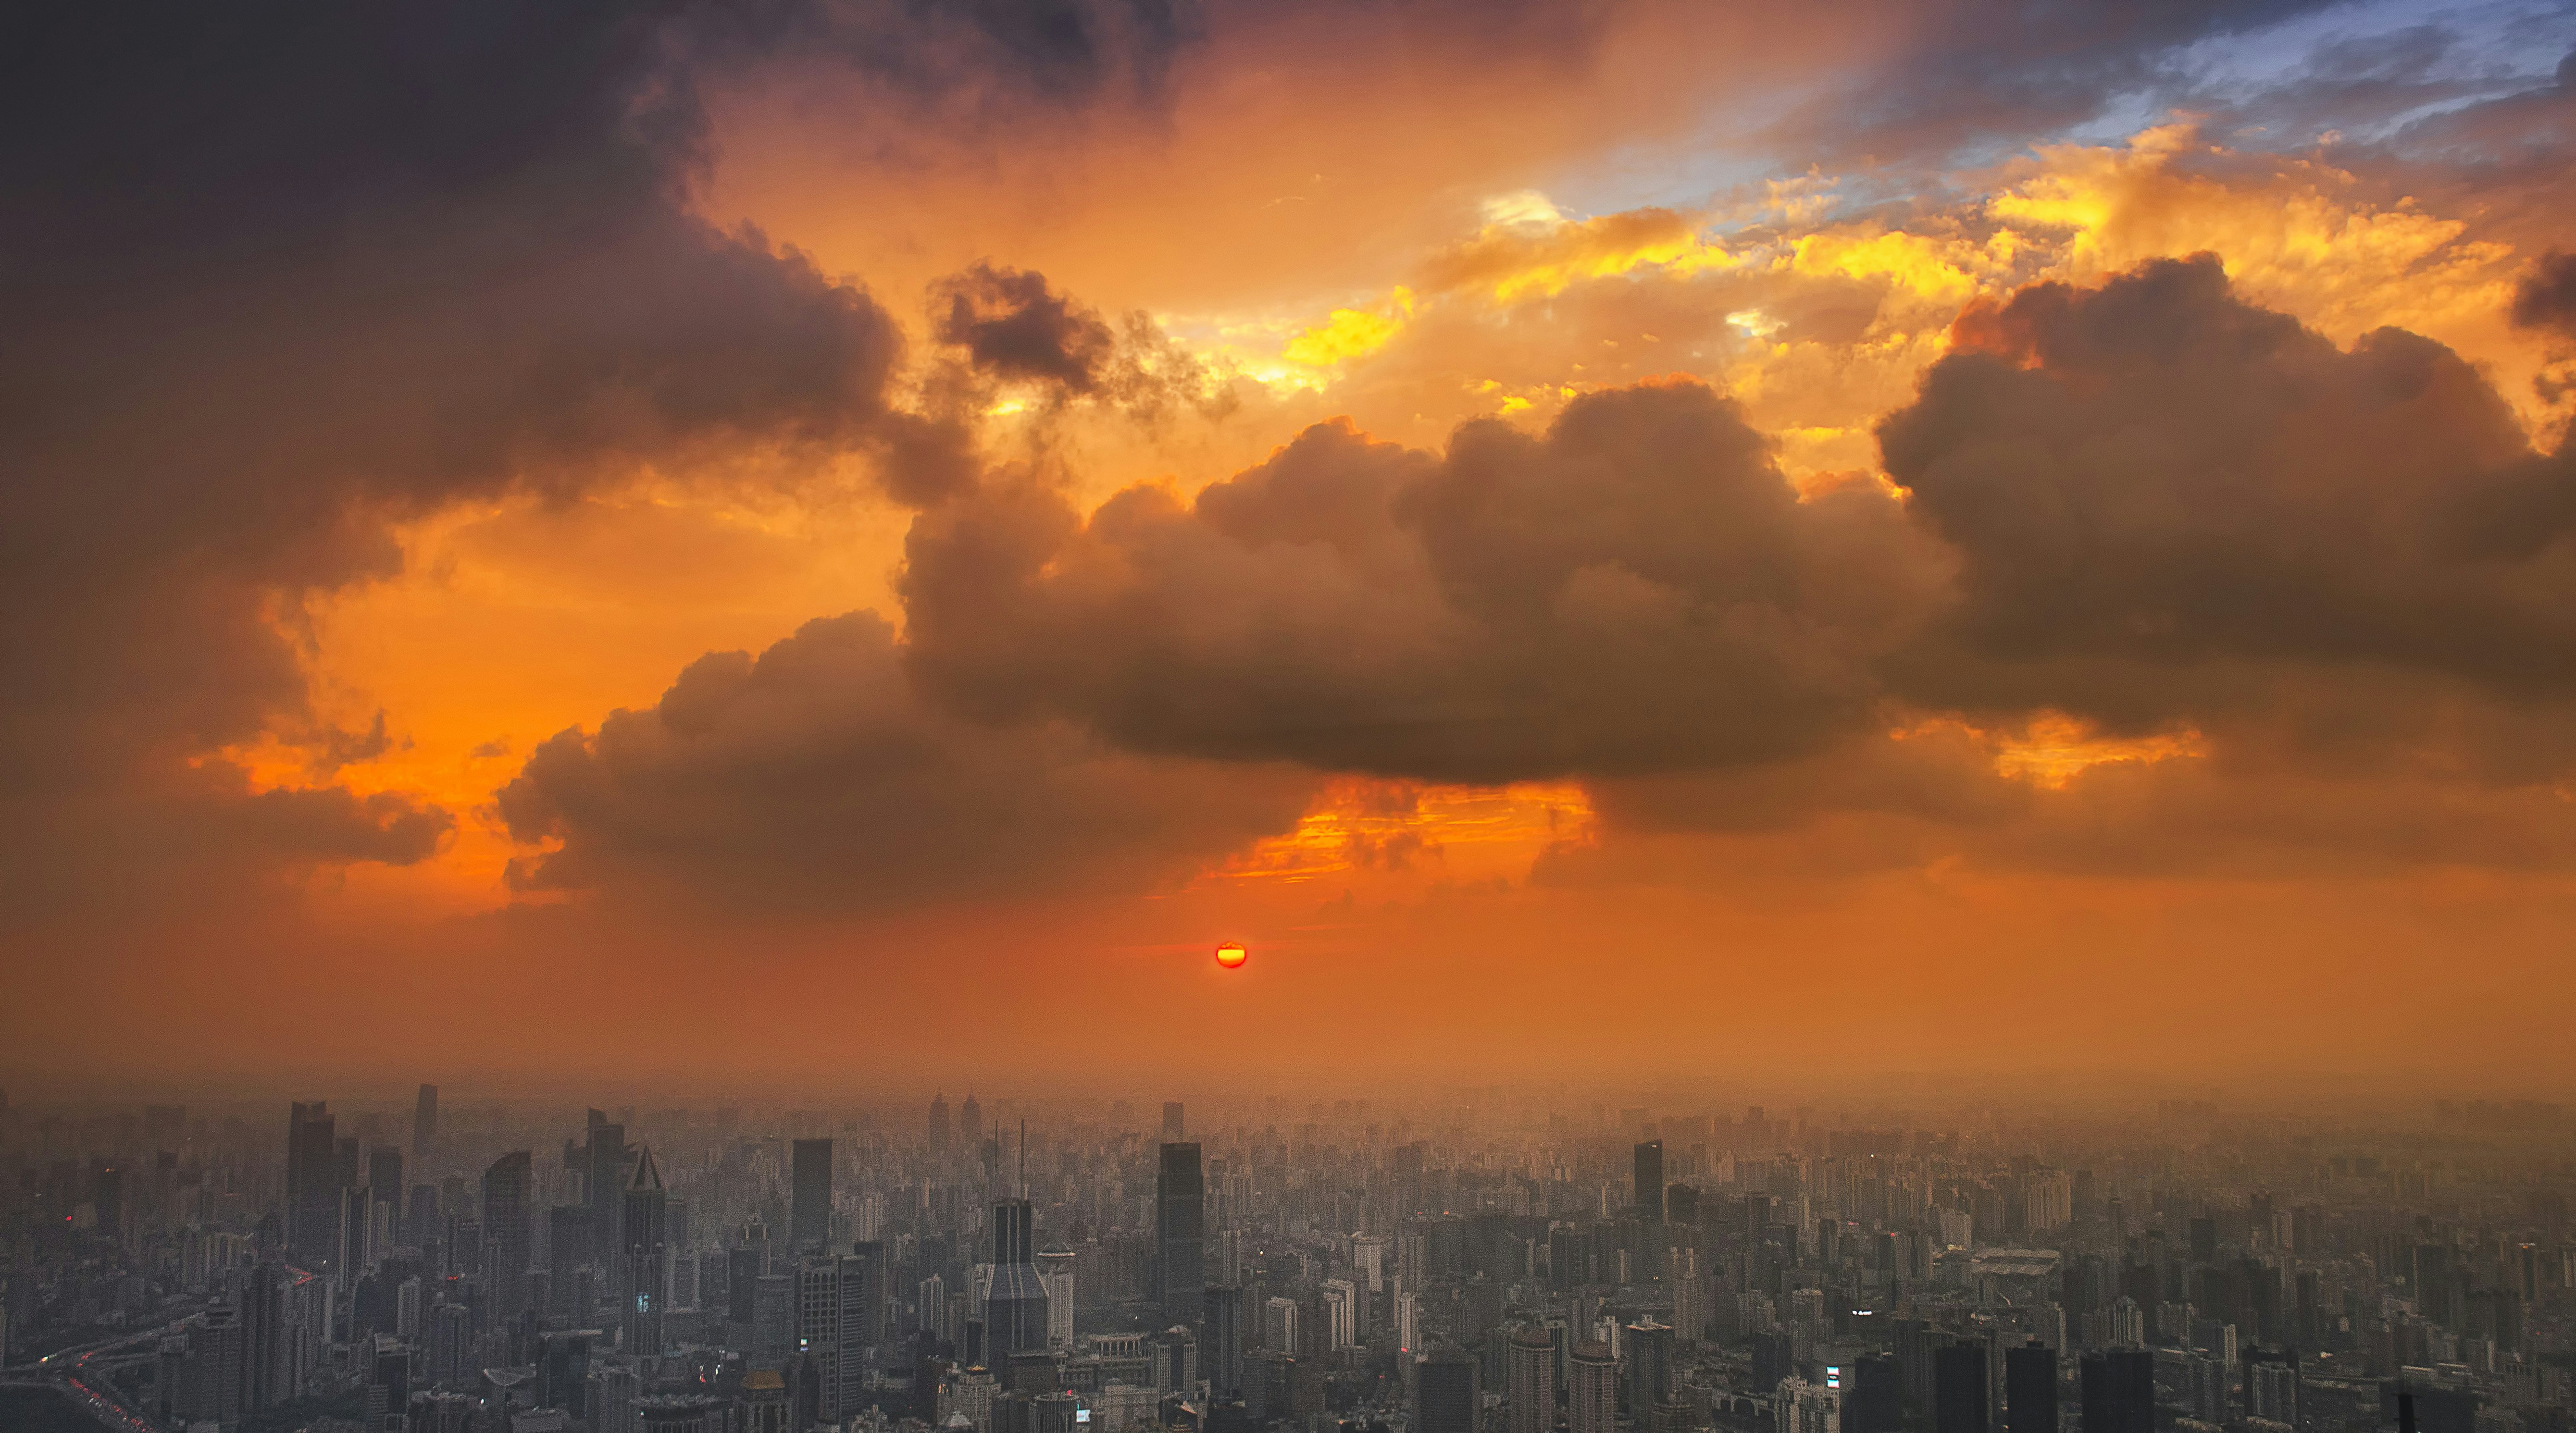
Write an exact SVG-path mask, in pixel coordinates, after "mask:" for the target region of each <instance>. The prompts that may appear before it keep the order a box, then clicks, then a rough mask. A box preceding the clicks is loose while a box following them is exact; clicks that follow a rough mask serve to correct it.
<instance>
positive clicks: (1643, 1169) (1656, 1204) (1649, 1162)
mask: <svg viewBox="0 0 2576 1433" xmlns="http://www.w3.org/2000/svg"><path fill="white" fill-rule="evenodd" d="M1636 1163H1637V1168H1636V1180H1635V1189H1636V1205H1637V1217H1638V1218H1640V1219H1643V1220H1645V1221H1646V1222H1647V1223H1649V1224H1661V1223H1663V1222H1664V1142H1663V1141H1662V1140H1659V1139H1650V1140H1647V1141H1645V1142H1643V1143H1641V1144H1639V1145H1638V1146H1637V1149H1636Z"/></svg>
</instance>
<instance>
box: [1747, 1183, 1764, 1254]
mask: <svg viewBox="0 0 2576 1433" xmlns="http://www.w3.org/2000/svg"><path fill="white" fill-rule="evenodd" d="M1770 1230H1771V1196H1770V1195H1768V1194H1748V1195H1746V1196H1744V1245H1745V1247H1746V1248H1748V1249H1758V1248H1760V1247H1762V1240H1763V1239H1764V1237H1766V1236H1767V1235H1768V1234H1769V1233H1770Z"/></svg>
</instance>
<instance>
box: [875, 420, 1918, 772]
mask: <svg viewBox="0 0 2576 1433" xmlns="http://www.w3.org/2000/svg"><path fill="white" fill-rule="evenodd" d="M907 550H908V563H907V567H906V570H905V573H904V576H903V578H902V587H901V590H902V592H903V594H904V598H905V602H906V615H907V629H906V630H907V634H908V637H909V641H910V647H909V651H908V654H907V655H908V659H909V661H910V663H911V666H912V670H913V671H914V673H915V675H916V676H917V677H918V678H919V679H920V680H921V681H922V682H923V683H924V685H925V687H926V688H927V689H928V690H929V691H931V692H933V693H935V694H936V695H937V696H938V697H939V698H940V699H942V700H944V701H948V702H952V703H955V704H957V705H958V706H959V707H961V708H962V709H965V710H970V711H974V712H977V713H979V714H981V715H984V716H987V717H989V718H994V719H1002V718H1010V717H1017V716H1023V715H1026V714H1030V713H1038V712H1045V713H1053V714H1058V715H1063V716H1069V717H1072V718H1074V719H1076V720H1079V721H1082V722H1084V723H1087V724H1090V725H1092V726H1093V727H1095V728H1096V729H1097V730H1099V731H1101V732H1102V733H1103V734H1104V735H1106V736H1107V737H1109V738H1110V739H1111V740H1113V741H1116V742H1118V743H1119V744H1121V745H1124V746H1127V747H1129V748H1131V749H1135V750H1141V751H1154V752H1171V753H1187V754H1192V755H1200V756H1209V757H1218V758H1225V759H1233V760H1290V761H1296V762H1301V763H1304V764H1306V765H1309V766H1313V767H1316V768H1319V769H1324V770H1335V771H1358V772H1368V773H1374V774H1382V775H1398V776H1417V777H1424V778H1429V779H1435V780H1464V781H1509V780H1519V779H1527V778H1536V777H1550V776H1563V775H1575V774H1590V773H1605V772H1633V771H1647V770H1666V769H1678V768H1691V767H1700V766H1711V765H1725V764H1730V763H1740V762H1750V761H1760V760H1765V759H1770V758H1773V757H1777V756H1781V755H1786V754H1791V753H1796V752H1800V751H1805V750H1810V749H1813V748H1814V747H1815V746H1817V745H1819V744H1821V743H1823V742H1825V741H1828V740H1830V739H1831V737H1832V736H1833V735H1834V734H1835V733H1837V732H1838V731H1842V730H1845V729H1848V728H1850V727H1851V726H1852V725H1854V724H1855V723H1860V722H1864V721H1866V720H1868V719H1869V713H1870V712H1871V709H1872V707H1873V705H1874V702H1875V695H1876V694H1875V688H1874V683H1873V679H1872V678H1871V676H1870V666H1871V663H1872V662H1873V661H1874V660H1876V658H1877V657H1878V656H1880V655H1881V654H1883V653H1884V652H1885V651H1887V650H1888V649H1889V648H1891V647H1892V646H1894V645H1895V644H1896V643H1898V642H1899V641H1901V640H1902V638H1903V636H1904V633H1905V631H1906V629H1907V627H1908V624H1909V622H1910V621H1911V620H1912V616H1913V614H1914V613H1915V612H1916V611H1917V610H1918V609H1919V607H1920V605H1921V602H1922V599H1923V596H1924V594H1925V593H1926V592H1928V591H1930V590H1932V589H1933V588H1934V586H1935V585H1936V583H1937V579H1938V573H1937V570H1936V567H1935V565H1934V562H1933V559H1932V556H1931V554H1930V552H1929V550H1928V547H1927V545H1925V544H1923V543H1921V542H1920V541H1919V540H1918V539H1917V538H1916V537H1915V536H1914V534H1913V533H1912V532H1911V531H1910V530H1909V529H1908V528H1907V526H1906V525H1905V522H1904V520H1903V516H1902V514H1901V512H1900V510H1899V508H1898V506H1897V504H1896V503H1895V502H1894V501H1893V500H1891V499H1890V498H1889V497H1888V496H1886V495H1885V494H1884V493H1882V492H1880V491H1879V490H1877V489H1875V488H1871V487H1867V486H1853V487H1848V488H1845V489H1842V490H1839V491H1835V492H1830V493H1826V494H1822V495H1820V496H1818V497H1815V498H1813V499H1811V500H1808V501H1803V502H1802V501H1801V500H1800V499H1799V496H1798V494H1797V493H1796V492H1795V491H1794V490H1793V489H1792V488H1791V487H1790V485H1789V484H1788V482H1787V480H1786V479H1785V478H1784V477H1783V476H1782V474H1781V473H1780V471H1779V469H1778V467H1777V466H1776V465H1775V463H1774V461H1773V458H1772V454H1771V450H1770V447H1769V445H1768V444H1767V443H1766V442H1765V441H1764V440H1763V439H1762V438H1761V437H1760V436H1759V435H1758V434H1756V433H1754V432H1753V431H1752V430H1751V429H1750V428H1748V427H1747V426H1746V425H1745V423H1744V421H1743V418H1742V416H1741V414H1740V413H1739V412H1738V411H1737V409H1736V408H1735V406H1734V405H1733V404H1731V403H1729V402H1728V401H1726V400H1725V399H1723V398H1721V397H1719V396H1718V395H1717V394H1715V393H1714V392H1712V391H1711V390H1709V389H1708V388H1707V387H1705V386H1703V385H1701V384H1699V383H1696V382H1691V381H1683V380H1676V381H1672V382H1668V383H1657V384H1648V385H1643V386H1638V387H1632V388H1624V389H1616V390H1610V391H1606V392H1601V393H1596V394H1589V395H1585V396H1583V397H1581V398H1578V399H1576V400H1574V401H1573V402H1572V403H1570V404H1569V405H1568V406H1567V407H1566V409H1565V411H1564V413H1563V414H1562V415H1561V416H1559V417H1558V418H1557V420H1556V421H1555V422H1554V423H1552V424H1551V425H1549V427H1548V428H1547V430H1546V431H1545V432H1544V433H1543V434H1539V435H1531V434H1527V433H1523V432H1520V431H1518V430H1515V429H1513V428H1511V427H1510V426H1508V425H1505V424H1502V423H1499V422H1492V421H1480V422H1472V423H1469V424H1466V425H1464V426H1462V427H1460V428H1459V429H1458V430H1457V432H1456V433H1455V434H1453V435H1452V437H1451V439H1450V443H1449V446H1448V448H1447V450H1446V452H1444V453H1440V454H1432V453H1427V452H1422V451H1418V450H1413V449H1407V448H1403V447H1400V446H1397V445H1394V444H1387V443H1380V442H1375V441H1372V440H1370V439H1368V438H1366V437H1364V436H1363V435H1361V434H1360V433H1359V432H1358V431H1356V430H1355V429H1353V428H1351V427H1349V426H1348V425H1345V424H1335V423H1327V424H1319V425H1317V426H1315V427H1312V428H1309V429H1308V430H1306V432H1305V433H1303V434H1302V435H1301V436H1299V437H1298V438H1297V440H1296V441H1295V442H1293V443H1291V444H1289V445H1288V446H1287V447H1285V448H1283V449H1281V450H1280V451H1279V452H1278V453H1277V454H1275V455H1274V456H1273V457H1272V458H1271V459H1270V460H1269V461H1268V462H1265V463H1262V464H1260V465H1259V466H1257V467H1254V468H1251V469H1249V470H1247V471H1245V472H1242V473H1239V474H1237V475H1236V476H1235V477H1233V478H1231V479H1228V480H1226V481H1224V482H1221V483H1218V484H1215V485H1213V486H1211V487H1209V488H1207V489H1206V490H1204V491H1203V492H1201V493H1200V494H1199V495H1198V496H1197V497H1196V499H1195V500H1194V501H1191V502H1188V503H1184V502H1183V501H1182V500H1181V499H1180V498H1179V497H1177V496H1176V495H1175V494H1173V493H1172V492H1171V491H1169V490H1168V489H1164V488H1158V487H1140V488H1133V489H1130V490H1128V491H1126V492H1124V493H1122V494H1120V495H1118V496H1117V497H1115V498H1113V499H1111V500H1110V501H1109V502H1108V503H1106V504H1105V505H1103V506H1102V507H1101V508H1100V509H1099V510H1098V511H1096V512H1094V513H1093V514H1091V515H1090V517H1089V518H1088V519H1085V518H1083V517H1081V516H1079V515H1078V514H1077V513H1076V512H1075V511H1074V509H1073V508H1072V506H1071V505H1070V503H1069V502H1068V501H1067V500H1066V499H1065V498H1064V497H1063V496H1061V495H1060V494H1059V493H1058V492H1056V491H1055V490H1054V489H1052V488H1050V487H1048V486H1046V485H1044V484H1042V483H1039V482H1036V481H1033V480H1026V479H1023V480H1018V481H1010V480H1004V481H997V482H995V483H993V484H990V485H988V486H987V487H985V488H984V489H982V490H980V491H978V492H977V493H975V494H974V495H973V496H972V497H971V498H968V499H964V500H961V501H959V502H958V503H956V504H953V505H951V506H948V507H943V508H934V509H932V510H930V511H929V512H927V513H925V514H924V515H923V516H922V518H921V519H920V521H919V522H918V523H917V524H916V526H915V528H914V531H913V535H912V537H911V539H910V542H909V545H908V549H907Z"/></svg>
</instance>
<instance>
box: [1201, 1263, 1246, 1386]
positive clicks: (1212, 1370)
mask: <svg viewBox="0 0 2576 1433" xmlns="http://www.w3.org/2000/svg"><path fill="white" fill-rule="evenodd" d="M1206 1305H1207V1328H1206V1332H1205V1333H1204V1334H1203V1335H1202V1336H1201V1337H1200V1339H1199V1369H1200V1371H1201V1372H1202V1373H1204V1374H1205V1375H1206V1376H1207V1381H1208V1385H1209V1387H1210V1388H1212V1389H1214V1390H1215V1393H1216V1396H1217V1397H1218V1398H1221V1399H1222V1398H1229V1397H1233V1396H1235V1395H1238V1394H1240V1393H1242V1392H1243V1287H1242V1285H1240V1284H1215V1285H1211V1286H1209V1288H1208V1291H1207V1294H1206Z"/></svg>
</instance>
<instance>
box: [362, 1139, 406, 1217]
mask: <svg viewBox="0 0 2576 1433" xmlns="http://www.w3.org/2000/svg"><path fill="white" fill-rule="evenodd" d="M367 1194H368V1197H370V1198H372V1199H374V1200H375V1201H376V1202H377V1203H378V1204H390V1205H392V1206H394V1207H395V1208H396V1209H400V1208H401V1207H402V1202H403V1158H402V1151H401V1150H399V1149H396V1148H395V1147H393V1146H392V1145H389V1144H380V1145H377V1146H376V1147H375V1148H373V1149H370V1150H368V1151H367Z"/></svg>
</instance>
